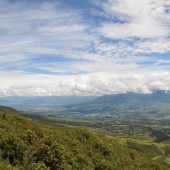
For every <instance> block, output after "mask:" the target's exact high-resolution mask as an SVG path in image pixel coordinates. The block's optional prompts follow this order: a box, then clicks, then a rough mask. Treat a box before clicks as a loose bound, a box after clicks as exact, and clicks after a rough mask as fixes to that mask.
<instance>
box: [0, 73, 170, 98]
mask: <svg viewBox="0 0 170 170" xmlns="http://www.w3.org/2000/svg"><path fill="white" fill-rule="evenodd" d="M0 77H1V79H3V82H2V83H1V86H0V96H16V95H18V96H23V95H25V96H50V95H55V96H61V95H103V94H116V93H126V92H129V91H134V92H140V93H150V92H151V91H152V90H156V89H161V90H170V73H169V72H149V74H148V72H142V73H140V72H139V73H135V74H132V73H131V74H130V73H126V72H124V74H117V73H116V74H114V73H113V72H111V73H108V72H107V73H102V72H100V73H96V74H89V75H79V76H64V77H62V76H50V75H29V74H23V73H0Z"/></svg>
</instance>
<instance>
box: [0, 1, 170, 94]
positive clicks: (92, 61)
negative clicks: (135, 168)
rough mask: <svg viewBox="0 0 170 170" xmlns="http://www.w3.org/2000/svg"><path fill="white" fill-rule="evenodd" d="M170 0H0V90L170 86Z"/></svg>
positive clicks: (115, 90)
mask: <svg viewBox="0 0 170 170" xmlns="http://www.w3.org/2000/svg"><path fill="white" fill-rule="evenodd" d="M169 30H170V0H142V1H137V0H104V1H100V0H93V1H91V0H36V1H35V0H29V1H26V0H0V77H1V83H0V96H17V95H18V96H51V95H54V96H61V95H103V94H116V93H125V92H129V91H133V92H141V93H150V92H151V91H153V90H170V58H169V56H170V31H169Z"/></svg>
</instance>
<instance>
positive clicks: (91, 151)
mask: <svg viewBox="0 0 170 170" xmlns="http://www.w3.org/2000/svg"><path fill="white" fill-rule="evenodd" d="M4 112H5V115H4ZM0 169H4V170H9V169H11V170H22V169H24V170H25V169H26V170H27V169H28V170H48V169H49V170H56V169H57V170H76V169H77V170H80V169H81V170H141V169H142V170H168V167H163V165H160V164H159V163H156V162H154V161H152V160H151V159H150V157H149V155H147V154H146V153H141V152H139V151H136V150H134V149H130V147H127V146H126V145H123V144H120V143H117V142H113V139H112V138H109V137H107V136H103V137H102V136H101V135H97V134H94V133H92V132H89V131H87V130H85V129H84V128H76V127H67V126H61V125H56V126H50V125H47V124H42V123H38V122H36V121H34V120H31V119H29V118H24V117H22V116H21V114H18V112H17V111H16V110H13V109H11V108H7V107H0Z"/></svg>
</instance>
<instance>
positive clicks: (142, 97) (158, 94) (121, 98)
mask: <svg viewBox="0 0 170 170" xmlns="http://www.w3.org/2000/svg"><path fill="white" fill-rule="evenodd" d="M132 99H136V100H138V101H143V102H170V92H165V91H154V92H153V93H147V94H143V93H132V92H129V93H124V94H116V95H105V96H102V97H99V98H97V99H96V100H94V101H93V103H96V104H97V103H98V104H99V103H110V104H119V103H122V102H126V101H128V100H132Z"/></svg>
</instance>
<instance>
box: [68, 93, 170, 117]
mask: <svg viewBox="0 0 170 170" xmlns="http://www.w3.org/2000/svg"><path fill="white" fill-rule="evenodd" d="M169 103H170V93H169V92H164V91H154V92H153V93H150V94H140V93H125V94H117V95H105V96H102V97H99V98H97V99H95V100H93V101H91V102H89V103H85V104H79V105H72V106H68V107H66V110H67V112H70V113H72V112H77V113H82V114H94V113H95V114H106V113H107V114H133V115H134V114H138V116H139V115H150V114H154V115H159V116H160V114H162V116H164V115H165V118H167V117H168V118H169V117H170V115H169V113H170V105H169Z"/></svg>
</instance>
